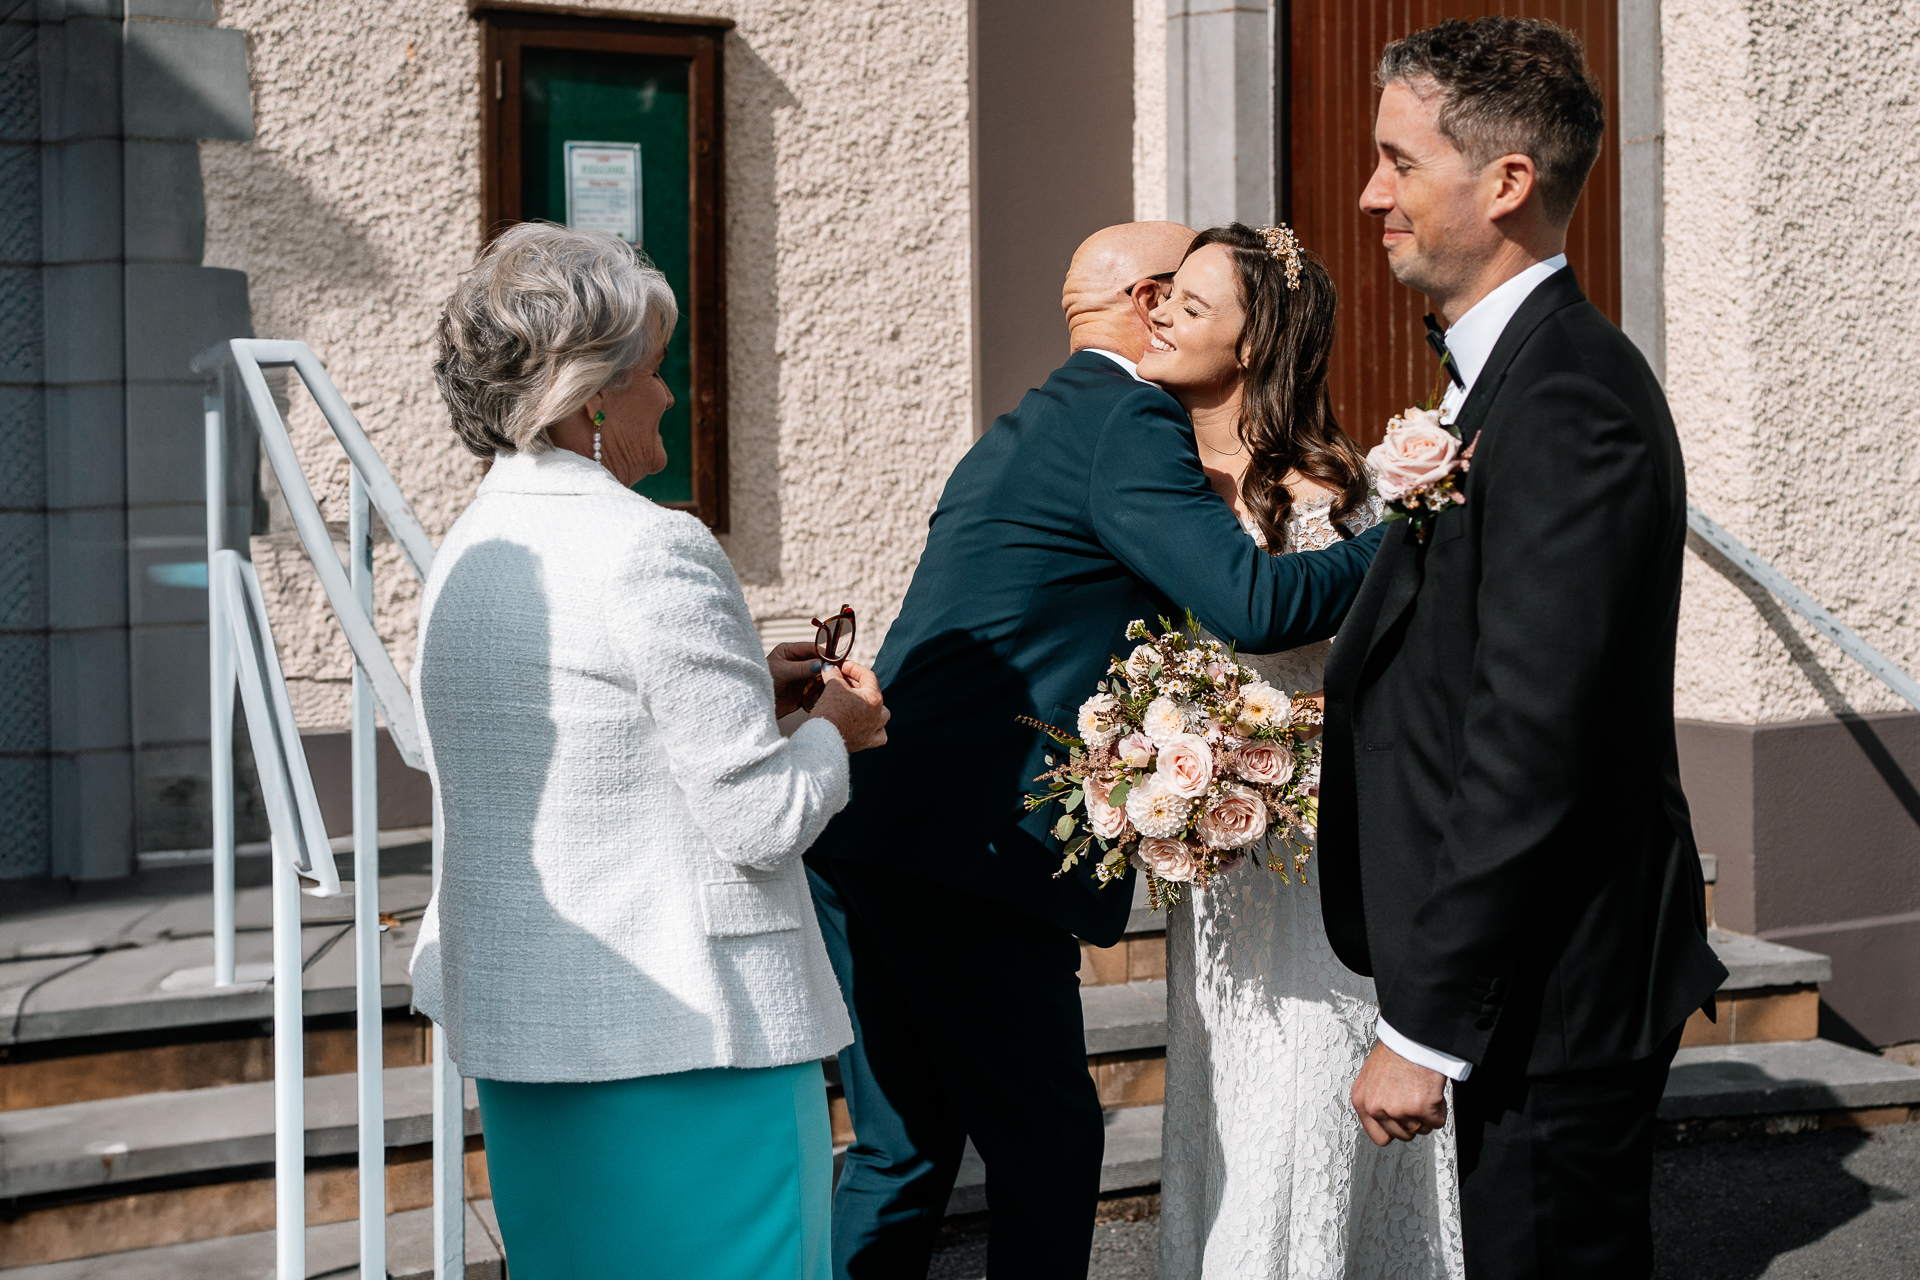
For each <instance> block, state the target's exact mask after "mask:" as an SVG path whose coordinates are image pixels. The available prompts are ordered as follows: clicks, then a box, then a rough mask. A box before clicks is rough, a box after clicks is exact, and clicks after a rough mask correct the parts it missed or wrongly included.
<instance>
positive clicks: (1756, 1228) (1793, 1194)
mask: <svg viewBox="0 0 1920 1280" xmlns="http://www.w3.org/2000/svg"><path fill="white" fill-rule="evenodd" d="M965 1225H966V1226H967V1227H970V1228H971V1229H960V1230H953V1231H949V1232H947V1233H945V1234H944V1235H943V1238H942V1241H941V1244H942V1248H941V1249H940V1250H939V1252H938V1253H936V1254H935V1256H934V1260H933V1268H932V1270H931V1271H930V1272H929V1273H928V1280H983V1278H984V1277H985V1276H986V1271H987V1248H986V1245H987V1242H986V1239H985V1236H984V1223H983V1222H981V1223H969V1224H965ZM1159 1228H1160V1221H1159V1216H1158V1215H1157V1214H1156V1215H1154V1216H1152V1217H1148V1218H1146V1219H1145V1220H1143V1221H1137V1222H1104V1223H1101V1224H1100V1225H1099V1226H1098V1227H1096V1228H1095V1234H1094V1246H1093V1265H1092V1267H1091V1268H1090V1269H1089V1272H1088V1280H1155V1277H1156V1276H1157V1275H1158V1266H1157V1261H1158V1260H1157V1258H1156V1254H1157V1253H1158V1248H1159ZM1653 1239H1654V1251H1655V1254H1656V1256H1657V1259H1658V1261H1657V1263H1656V1266H1655V1271H1654V1274H1655V1276H1656V1277H1657V1280H1813V1278H1816V1277H1817V1280H1903V1278H1907V1277H1915V1278H1920V1124H1908V1125H1898V1126H1892V1127H1889V1128H1884V1129H1871V1130H1866V1131H1861V1130H1838V1131H1835V1132H1831V1133H1810V1134H1799V1135H1786V1136H1780V1137H1768V1138H1753V1139H1747V1140H1741V1141H1730V1142H1709V1143H1703V1144H1701V1145H1699V1146H1691V1147H1681V1148H1675V1149H1669V1150H1663V1151H1660V1152H1657V1153H1656V1154H1655V1156H1654V1169H1653Z"/></svg>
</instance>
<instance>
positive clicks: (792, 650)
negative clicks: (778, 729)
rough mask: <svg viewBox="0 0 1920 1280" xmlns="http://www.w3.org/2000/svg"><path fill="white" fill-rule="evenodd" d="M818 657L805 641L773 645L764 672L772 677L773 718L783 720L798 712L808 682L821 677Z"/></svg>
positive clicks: (791, 641) (820, 664)
mask: <svg viewBox="0 0 1920 1280" xmlns="http://www.w3.org/2000/svg"><path fill="white" fill-rule="evenodd" d="M821 666H822V663H821V661H820V655H819V654H817V653H815V652H814V649H813V645H812V644H811V643H810V642H808V641H805V640H789V641H787V643H785V644H782V645H776V646H775V647H774V650H773V652H772V653H770V654H768V655H767V671H768V673H769V674H770V675H772V676H773V718H774V719H775V720H779V719H783V718H785V717H786V716H790V715H792V714H793V713H794V712H796V711H798V710H799V709H800V700H801V698H802V697H804V696H805V694H806V689H807V682H808V681H809V680H812V679H813V678H814V677H815V676H818V675H819V674H820V668H821Z"/></svg>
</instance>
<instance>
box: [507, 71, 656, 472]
mask: <svg viewBox="0 0 1920 1280" xmlns="http://www.w3.org/2000/svg"><path fill="white" fill-rule="evenodd" d="M522 58H523V61H522V63H521V71H520V93H521V104H520V111H521V115H520V123H521V141H520V146H521V150H520V160H521V166H522V169H521V187H520V190H521V200H522V206H523V207H522V216H523V217H525V218H526V219H527V220H528V221H536V220H539V221H546V222H559V223H564V222H566V221H567V210H568V178H569V164H568V155H567V144H568V143H576V144H581V143H584V144H603V147H604V149H605V150H606V151H607V152H608V153H609V154H607V155H600V156H593V157H590V159H592V160H593V161H595V162H596V163H595V164H593V165H592V166H591V167H585V166H583V165H582V164H581V160H580V157H579V156H578V155H576V156H575V158H574V165H573V167H572V173H573V178H574V183H575V191H574V195H575V200H574V206H575V210H576V215H577V221H578V222H579V224H580V225H585V226H591V227H596V228H602V229H608V230H612V231H614V232H615V234H621V235H624V234H626V232H625V230H624V228H625V227H626V226H628V225H632V226H633V227H634V228H635V235H636V238H637V239H638V242H639V246H640V248H642V249H643V250H645V251H646V254H647V256H648V257H649V258H651V259H652V260H653V264H654V265H655V266H657V267H659V268H660V270H661V271H663V272H665V273H666V277H667V283H668V284H670V285H672V286H673V296H674V297H675V298H676V299H678V300H679V303H680V313H681V315H680V324H679V325H678V326H677V327H676V328H675V329H674V331H673V340H672V341H671V342H670V343H668V344H667V358H666V362H665V363H664V364H663V365H662V366H661V368H660V373H661V376H663V377H664V378H666V380H667V386H668V387H669V388H671V389H672V391H673V408H671V409H669V410H667V415H666V417H665V418H663V419H661V422H660V435H661V438H662V439H663V440H664V441H665V442H666V446H667V467H666V470H664V471H662V472H661V473H660V474H659V475H657V476H649V477H648V478H647V479H645V480H642V481H641V482H640V483H639V484H637V485H635V486H634V488H635V489H636V490H638V491H639V492H641V493H644V494H645V495H646V496H647V497H649V498H652V499H654V500H655V501H658V502H691V501H692V500H693V361H692V341H691V336H690V326H689V325H688V324H687V311H688V299H689V298H691V297H692V291H691V283H692V280H691V274H690V263H691V258H692V240H691V234H692V192H691V189H690V182H689V176H688V175H689V172H690V170H689V168H688V152H687V139H688V117H687V109H688V102H687V72H688V69H689V67H690V66H691V65H692V63H691V60H690V59H687V58H676V57H668V56H661V55H651V54H635V53H595V52H590V51H586V50H579V49H544V48H537V47H530V48H527V49H526V50H525V51H524V52H523V54H522ZM628 143H637V144H638V151H639V155H638V168H639V172H638V173H637V174H636V175H633V182H632V187H633V188H636V189H637V194H638V197H639V207H638V209H637V210H634V211H632V213H633V215H634V216H632V217H631V219H630V220H629V219H628V218H627V217H626V216H625V210H624V208H623V205H622V201H623V199H624V198H625V197H624V194H623V193H624V190H625V189H626V186H627V173H626V172H625V166H627V165H629V164H630V163H631V162H630V161H629V160H628V159H627V157H628V156H629V155H631V152H630V151H628V150H627V149H626V148H623V147H620V146H618V145H617V144H628ZM575 150H576V152H578V151H579V150H580V148H579V147H576V148H575ZM583 172H586V173H590V174H592V175H595V176H596V177H597V179H598V180H600V181H601V183H602V189H601V190H599V191H596V192H593V193H591V194H588V193H584V192H583V191H582V190H581V189H580V183H581V181H582V173H583Z"/></svg>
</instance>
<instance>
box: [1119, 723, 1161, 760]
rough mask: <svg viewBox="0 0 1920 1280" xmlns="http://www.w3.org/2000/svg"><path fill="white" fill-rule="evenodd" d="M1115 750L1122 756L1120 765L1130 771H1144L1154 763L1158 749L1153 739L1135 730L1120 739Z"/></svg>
mask: <svg viewBox="0 0 1920 1280" xmlns="http://www.w3.org/2000/svg"><path fill="white" fill-rule="evenodd" d="M1114 750H1115V751H1116V752H1118V753H1119V755H1120V763H1121V764H1123V765H1125V766H1127V768H1129V769H1144V768H1146V767H1147V766H1148V765H1150V764H1152V763H1153V753H1154V751H1155V750H1157V748H1156V747H1155V746H1154V745H1153V739H1152V738H1149V737H1148V736H1147V735H1146V734H1144V733H1141V732H1139V731H1138V730H1135V731H1134V732H1132V733H1130V734H1128V735H1127V736H1126V737H1124V738H1122V739H1120V741H1119V743H1118V744H1117V745H1116V746H1115V747H1114Z"/></svg>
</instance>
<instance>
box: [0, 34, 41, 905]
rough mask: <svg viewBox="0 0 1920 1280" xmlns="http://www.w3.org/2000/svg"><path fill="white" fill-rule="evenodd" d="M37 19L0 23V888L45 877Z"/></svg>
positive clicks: (38, 63)
mask: <svg viewBox="0 0 1920 1280" xmlns="http://www.w3.org/2000/svg"><path fill="white" fill-rule="evenodd" d="M40 197H41V183H40V48H39V22H38V20H37V11H36V10H35V9H34V8H33V7H32V6H31V5H28V6H21V5H9V6H7V8H6V11H5V14H4V16H0V671H4V672H5V675H4V677H0V878H4V879H13V878H17V877H20V876H40V875H45V874H47V872H48V870H49V868H50V863H49V860H48V851H47V835H48V821H49V815H48V794H47V789H48V782H49V778H48V765H47V492H46V490H47V486H46V450H45V432H46V427H45V418H46V385H45V383H46V342H45V313H44V309H43V307H42V284H41V269H40V263H41V247H40V235H41V232H40Z"/></svg>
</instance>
